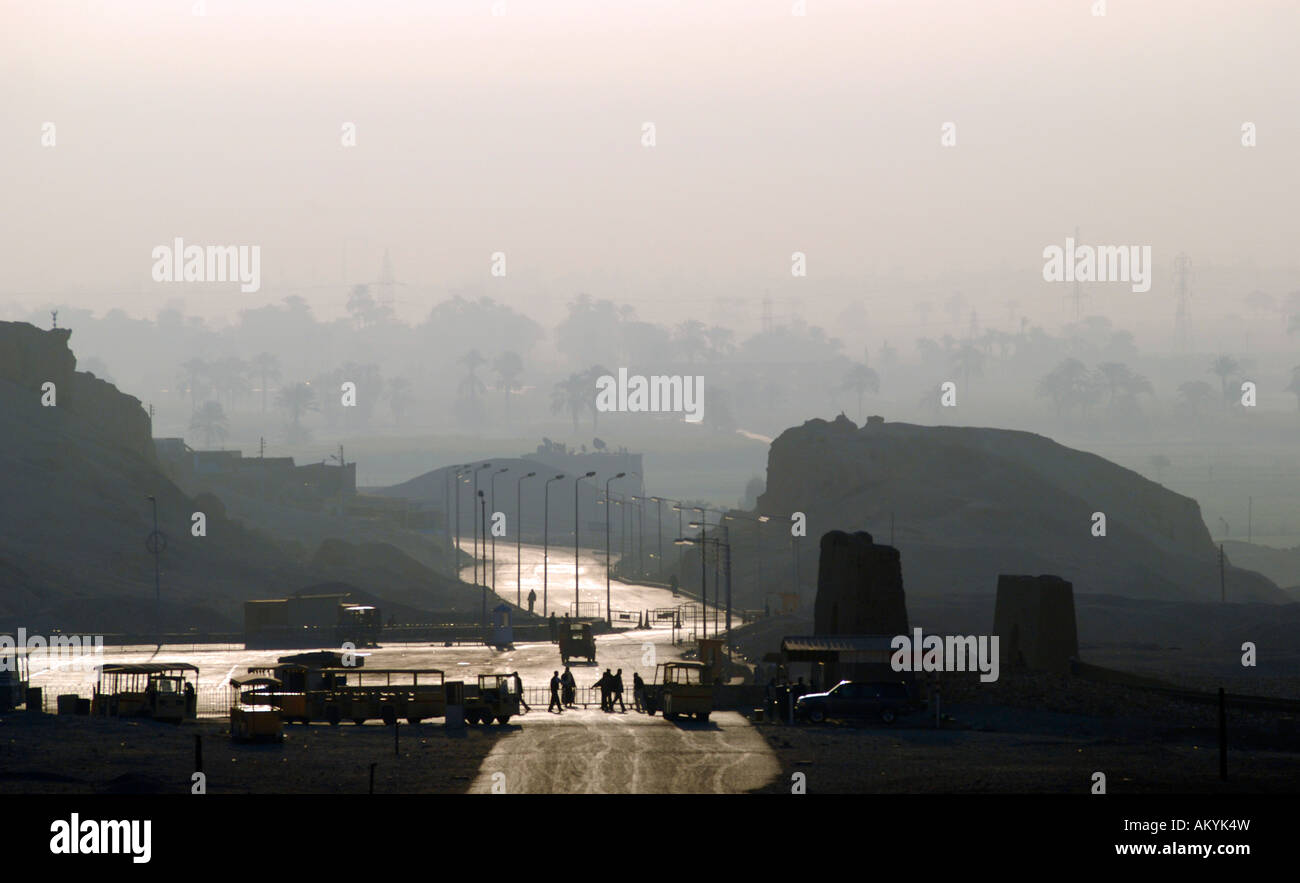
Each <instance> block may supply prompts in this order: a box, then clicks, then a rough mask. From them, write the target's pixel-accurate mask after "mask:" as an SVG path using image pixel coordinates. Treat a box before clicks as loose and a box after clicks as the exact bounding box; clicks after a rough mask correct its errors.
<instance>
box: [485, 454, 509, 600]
mask: <svg viewBox="0 0 1300 883" xmlns="http://www.w3.org/2000/svg"><path fill="white" fill-rule="evenodd" d="M509 471H510V467H508V466H502V467H501V468H500V469H498V470H497V471H496V472H493V473H492V482H491V483H492V516H493V517H494V518H495V517H496V512H497V476H498V475H500V474H501V473H503V472H509ZM483 582H487V580H483ZM496 590H497V535H496V533H493V534H492V591H494V592H495V591H496Z"/></svg>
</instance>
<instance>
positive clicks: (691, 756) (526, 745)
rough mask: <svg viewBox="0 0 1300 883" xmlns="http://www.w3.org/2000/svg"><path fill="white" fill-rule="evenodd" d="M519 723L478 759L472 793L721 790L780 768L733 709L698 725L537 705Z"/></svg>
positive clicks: (764, 778) (733, 789)
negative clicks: (559, 710) (552, 710)
mask: <svg viewBox="0 0 1300 883" xmlns="http://www.w3.org/2000/svg"><path fill="white" fill-rule="evenodd" d="M539 712H540V713H539ZM519 722H520V728H519V729H518V730H517V731H515V732H514V733H512V734H511V735H509V736H506V737H505V738H503V739H501V741H499V742H498V743H497V744H496V747H494V748H493V749H492V752H491V753H490V754H489V755H488V756H487V757H486V758H485V759H484V761H483V765H482V767H481V768H480V771H479V775H478V778H477V779H476V780H475V782H474V784H473V786H472V787H471V788H470V791H471V793H480V794H481V793H491V792H492V790H493V787H494V786H497V788H498V790H500V789H502V788H504V791H505V793H507V794H700V793H707V794H723V793H737V792H744V791H749V790H751V789H755V788H761V787H763V786H765V785H767V784H769V783H770V782H771V781H772V780H773V779H774V778H775V777H776V776H777V775H778V774H779V773H780V767H779V766H778V764H777V760H776V756H775V755H774V754H773V752H772V749H771V748H770V747H768V744H767V742H766V740H764V739H763V737H762V736H760V735H759V733H758V731H757V730H755V729H754V728H753V727H752V726H750V725H749V722H748V721H746V720H745V719H744V718H743V717H741V716H740V715H739V714H737V713H736V712H733V711H724V712H714V714H713V715H712V716H711V717H710V718H709V722H708V723H704V724H702V723H696V722H681V723H673V722H670V721H666V720H664V718H663V716H662V715H655V716H654V717H650V716H649V715H645V714H638V713H636V712H633V711H632V710H631V709H629V710H628V713H627V714H619V713H614V714H606V713H604V712H602V711H599V710H597V709H586V710H578V711H568V712H565V713H564V714H554V713H551V714H548V713H546V712H545V711H542V710H541V709H538V710H535V711H533V712H532V713H530V714H527V715H524V716H523V717H522V718H520V719H519Z"/></svg>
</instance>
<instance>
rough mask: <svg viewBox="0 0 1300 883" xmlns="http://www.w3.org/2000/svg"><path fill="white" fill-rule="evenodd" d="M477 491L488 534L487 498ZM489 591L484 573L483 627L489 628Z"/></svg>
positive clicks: (484, 525) (481, 514) (485, 529)
mask: <svg viewBox="0 0 1300 883" xmlns="http://www.w3.org/2000/svg"><path fill="white" fill-rule="evenodd" d="M477 493H478V508H479V512H480V517H481V518H482V520H483V531H484V534H485V535H486V532H487V500H485V499H484V498H483V492H482V491H478V492H477ZM484 563H485V564H486V562H484ZM487 593H488V587H487V574H484V575H483V628H487V624H488V618H487Z"/></svg>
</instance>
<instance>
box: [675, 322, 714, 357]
mask: <svg viewBox="0 0 1300 883" xmlns="http://www.w3.org/2000/svg"><path fill="white" fill-rule="evenodd" d="M673 336H674V339H675V343H676V344H677V347H678V348H679V349H680V350H681V351H682V355H684V356H686V361H687V362H688V363H690V364H691V365H694V364H695V359H696V358H697V357H698V356H700V355H701V354H702V353H704V352H705V351H706V350H707V349H708V340H707V338H706V337H705V330H704V323H703V322H701V321H699V320H698V319H687V320H686V321H685V322H683V323H681V324H680V325H678V326H677V329H676V330H675V331H674V332H673Z"/></svg>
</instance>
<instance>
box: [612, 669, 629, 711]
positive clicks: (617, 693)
mask: <svg viewBox="0 0 1300 883" xmlns="http://www.w3.org/2000/svg"><path fill="white" fill-rule="evenodd" d="M612 681H613V689H612V690H610V694H609V710H610V711H613V710H614V700H615V699H617V700H618V712H619V714H627V706H626V705H624V704H623V669H621V668H620V669H619V670H618V674H616V675H614V677H613V679H612Z"/></svg>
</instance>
